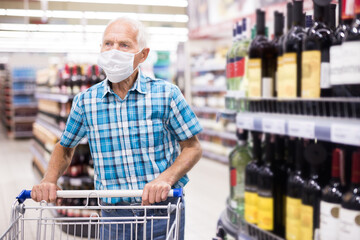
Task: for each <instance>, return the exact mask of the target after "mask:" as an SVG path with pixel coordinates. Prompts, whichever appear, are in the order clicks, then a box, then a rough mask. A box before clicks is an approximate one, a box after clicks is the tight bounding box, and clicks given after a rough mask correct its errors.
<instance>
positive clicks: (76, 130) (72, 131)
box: [60, 93, 86, 148]
mask: <svg viewBox="0 0 360 240" xmlns="http://www.w3.org/2000/svg"><path fill="white" fill-rule="evenodd" d="M80 94H81V93H79V94H78V95H76V96H75V97H74V100H73V103H72V107H71V111H70V115H69V117H68V119H67V122H66V126H65V130H64V132H63V134H62V136H61V139H60V144H61V145H62V146H63V147H68V148H72V147H75V146H76V145H77V144H78V143H79V142H80V141H81V139H82V138H83V137H84V136H85V134H86V126H85V124H84V111H83V108H82V106H81V104H80V103H81V100H80Z"/></svg>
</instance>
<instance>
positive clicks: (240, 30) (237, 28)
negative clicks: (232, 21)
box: [236, 22, 242, 35]
mask: <svg viewBox="0 0 360 240" xmlns="http://www.w3.org/2000/svg"><path fill="white" fill-rule="evenodd" d="M236 34H237V35H241V34H242V23H241V22H238V23H237V24H236Z"/></svg>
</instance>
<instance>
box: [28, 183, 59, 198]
mask: <svg viewBox="0 0 360 240" xmlns="http://www.w3.org/2000/svg"><path fill="white" fill-rule="evenodd" d="M57 190H61V188H60V187H59V186H57V185H56V184H54V183H51V182H46V181H42V182H41V183H40V184H38V185H35V186H34V187H33V188H32V190H31V198H32V199H33V200H34V201H36V202H40V201H42V200H45V201H46V202H50V203H53V202H55V200H56V191H57Z"/></svg>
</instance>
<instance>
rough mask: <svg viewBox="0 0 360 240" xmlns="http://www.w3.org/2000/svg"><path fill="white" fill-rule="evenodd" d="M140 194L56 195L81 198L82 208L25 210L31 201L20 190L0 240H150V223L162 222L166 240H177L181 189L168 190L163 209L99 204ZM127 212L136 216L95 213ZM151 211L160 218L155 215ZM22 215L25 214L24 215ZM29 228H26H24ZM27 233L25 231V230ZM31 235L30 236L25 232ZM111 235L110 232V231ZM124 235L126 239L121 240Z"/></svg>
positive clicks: (89, 192)
mask: <svg viewBox="0 0 360 240" xmlns="http://www.w3.org/2000/svg"><path fill="white" fill-rule="evenodd" d="M141 195H142V190H81V191H72V190H64V191H57V197H58V198H67V199H69V198H84V199H85V201H86V204H84V205H83V206H55V205H53V204H47V203H46V202H45V201H42V202H40V203H39V204H36V205H34V206H25V204H24V201H25V200H26V199H28V198H31V191H29V190H23V191H22V192H21V193H20V194H19V196H17V200H16V201H15V202H14V204H13V207H12V213H11V223H10V226H9V228H8V229H7V230H6V232H5V233H4V234H3V235H2V236H1V237H0V240H8V239H9V240H10V239H11V240H13V239H22V240H24V239H37V240H40V239H43V240H47V239H93V238H94V239H104V236H106V237H107V238H106V239H116V240H118V239H124V240H132V239H136V240H137V239H144V240H145V239H153V233H154V228H155V227H156V226H155V225H154V221H158V220H161V221H165V224H164V226H166V229H165V231H166V239H167V240H177V239H179V230H180V218H181V211H182V201H181V199H182V197H183V191H182V189H172V190H171V191H170V192H169V195H168V196H169V197H177V198H174V199H176V201H175V202H176V203H175V204H171V203H169V204H167V205H150V206H141V205H124V206H123V205H120V206H118V205H116V206H115V205H105V204H101V202H100V199H101V198H111V197H141ZM92 198H97V204H96V205H95V206H94V205H93V206H92V205H89V200H90V199H92ZM113 209H115V210H121V209H127V210H130V211H137V212H139V213H140V214H137V215H136V216H130V217H129V216H125V217H123V216H121V217H103V216H101V215H100V214H99V212H100V211H99V210H104V211H111V210H113ZM63 210H65V211H66V210H67V211H69V210H71V211H76V210H82V211H87V212H89V210H90V211H92V213H91V214H90V216H88V217H84V216H82V217H67V216H61V215H59V214H58V212H60V211H63ZM155 211H161V213H162V214H160V215H155V214H154V212H155ZM25 213H26V214H25ZM27 225H29V226H27ZM29 227H30V229H31V230H30V231H28V230H26V229H29ZM113 228H116V234H115V236H111V235H108V236H107V235H106V234H105V233H104V231H111V230H112V229H113ZM31 231H32V232H34V235H33V236H31V235H30V234H29V232H31ZM113 231H114V229H113ZM125 232H126V234H130V235H126V237H125ZM129 236H130V237H129Z"/></svg>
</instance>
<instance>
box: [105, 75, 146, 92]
mask: <svg viewBox="0 0 360 240" xmlns="http://www.w3.org/2000/svg"><path fill="white" fill-rule="evenodd" d="M103 86H104V94H103V96H102V98H104V97H105V96H106V94H107V93H113V92H114V91H112V89H111V87H110V82H109V79H107V78H106V79H105V80H104V81H103ZM135 90H136V91H138V92H139V93H141V94H146V93H147V87H146V77H145V76H144V74H143V73H142V72H141V70H140V68H139V70H138V76H137V79H136V81H135V83H134V85H133V86H132V87H131V88H130V89H129V92H130V91H135Z"/></svg>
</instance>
